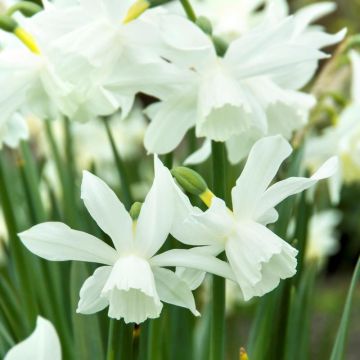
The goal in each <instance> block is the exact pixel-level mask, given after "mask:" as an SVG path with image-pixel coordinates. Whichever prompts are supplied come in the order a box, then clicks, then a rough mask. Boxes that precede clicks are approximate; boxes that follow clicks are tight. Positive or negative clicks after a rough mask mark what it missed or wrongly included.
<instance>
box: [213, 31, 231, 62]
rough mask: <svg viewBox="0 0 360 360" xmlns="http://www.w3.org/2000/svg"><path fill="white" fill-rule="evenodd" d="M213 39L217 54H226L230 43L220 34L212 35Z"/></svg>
mask: <svg viewBox="0 0 360 360" xmlns="http://www.w3.org/2000/svg"><path fill="white" fill-rule="evenodd" d="M211 39H212V41H213V44H214V47H215V50H216V54H217V55H218V56H221V57H222V56H224V55H225V53H226V51H227V49H228V47H229V44H228V43H227V42H226V41H225V40H224V39H222V38H220V37H219V36H212V37H211Z"/></svg>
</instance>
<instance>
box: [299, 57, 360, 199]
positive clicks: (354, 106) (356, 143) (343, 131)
mask: <svg viewBox="0 0 360 360" xmlns="http://www.w3.org/2000/svg"><path fill="white" fill-rule="evenodd" d="M350 59H351V64H352V71H353V72H352V73H353V76H352V92H351V93H352V99H351V102H350V104H349V105H348V106H347V107H346V108H345V109H344V110H343V112H342V113H341V114H340V115H339V118H338V121H337V123H336V124H335V125H334V126H331V127H329V128H327V129H325V130H324V131H323V133H322V134H321V135H320V136H313V137H310V138H309V139H308V141H307V143H306V153H305V163H306V164H307V166H308V167H309V168H314V167H316V166H318V164H319V163H321V162H322V161H324V159H325V158H328V157H329V156H333V155H338V156H339V158H340V160H341V161H340V168H339V171H338V172H337V174H336V176H334V177H332V178H330V179H329V189H330V195H331V198H332V200H333V202H334V203H337V202H338V201H339V199H340V190H341V186H342V183H343V182H346V183H349V182H354V181H359V180H360V126H359V114H360V90H359V88H360V86H359V84H360V56H359V54H358V53H357V52H355V51H351V52H350Z"/></svg>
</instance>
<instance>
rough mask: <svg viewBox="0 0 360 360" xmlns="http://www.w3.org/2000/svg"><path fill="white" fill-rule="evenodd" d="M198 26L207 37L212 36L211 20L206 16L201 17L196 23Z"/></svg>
mask: <svg viewBox="0 0 360 360" xmlns="http://www.w3.org/2000/svg"><path fill="white" fill-rule="evenodd" d="M195 23H196V25H197V26H198V27H199V28H200V29H201V30H202V31H203V32H204V33H205V34H207V35H211V34H212V32H213V29H212V25H211V22H210V20H209V19H208V18H207V17H205V16H199V17H198V18H197V19H196V21H195Z"/></svg>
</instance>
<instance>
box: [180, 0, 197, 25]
mask: <svg viewBox="0 0 360 360" xmlns="http://www.w3.org/2000/svg"><path fill="white" fill-rule="evenodd" d="M180 2H181V5H182V7H183V8H184V10H185V13H186V16H187V17H188V19H189V20H191V21H193V22H195V21H196V14H195V11H194V9H193V7H192V6H191V4H190V1H188V0H180Z"/></svg>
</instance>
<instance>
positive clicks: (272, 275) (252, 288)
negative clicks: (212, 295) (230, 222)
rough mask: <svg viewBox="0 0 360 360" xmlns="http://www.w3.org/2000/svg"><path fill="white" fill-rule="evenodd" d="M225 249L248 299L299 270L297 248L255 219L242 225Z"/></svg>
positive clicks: (271, 287) (268, 289)
mask: <svg viewBox="0 0 360 360" xmlns="http://www.w3.org/2000/svg"><path fill="white" fill-rule="evenodd" d="M225 251H226V255H227V257H228V259H229V262H230V265H231V268H232V270H233V271H234V273H235V275H236V279H237V282H238V284H239V286H240V288H241V291H242V293H243V296H244V300H246V301H247V300H249V299H251V298H252V297H253V296H262V295H264V294H266V293H267V292H269V291H271V290H273V289H274V288H275V287H276V286H277V285H278V284H279V282H280V279H286V278H288V277H291V276H293V275H294V274H295V272H296V263H297V261H296V254H297V250H296V249H294V248H292V247H291V246H290V245H289V244H288V243H286V242H285V241H283V240H282V239H281V238H279V237H278V236H277V235H275V234H274V233H272V232H271V231H270V230H269V229H267V228H266V227H265V226H263V225H260V224H257V223H255V222H248V223H243V224H241V225H239V229H238V232H237V234H236V235H234V236H233V237H231V238H229V240H228V241H227V243H226V248H225Z"/></svg>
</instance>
